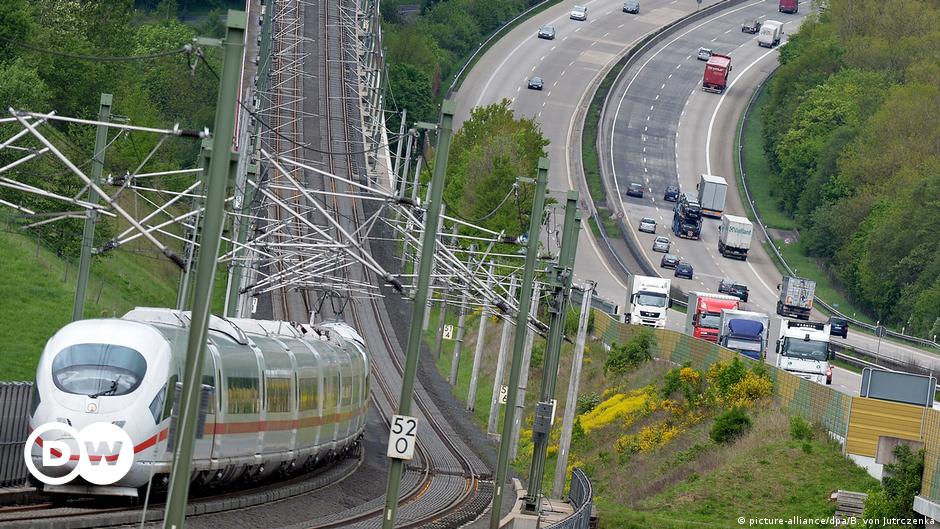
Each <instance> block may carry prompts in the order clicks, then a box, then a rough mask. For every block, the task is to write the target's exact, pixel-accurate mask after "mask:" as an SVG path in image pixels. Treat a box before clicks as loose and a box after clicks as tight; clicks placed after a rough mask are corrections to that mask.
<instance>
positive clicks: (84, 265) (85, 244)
mask: <svg viewBox="0 0 940 529" xmlns="http://www.w3.org/2000/svg"><path fill="white" fill-rule="evenodd" d="M111 100H112V95H111V94H101V106H100V107H98V121H101V122H105V121H108V120H110V119H111ZM107 145H108V127H106V126H104V125H98V130H97V131H96V132H95V154H94V156H93V157H92V159H91V180H92V181H93V182H94V183H96V184H98V185H101V174H102V173H103V172H104V149H105V147H106V146H107ZM88 201H89V202H91V203H92V204H97V203H98V194H97V193H95V192H94V190H91V189H89V190H88ZM97 222H98V212H97V211H95V210H93V209H89V210H88V211H87V212H86V213H85V228H84V230H82V255H81V257H80V258H79V261H78V283H77V284H76V285H75V301H74V302H73V303H72V321H78V320H80V319H82V317H83V316H84V314H85V289H86V287H87V286H88V271H89V270H90V269H91V252H92V248H93V247H94V245H95V224H96V223H97Z"/></svg>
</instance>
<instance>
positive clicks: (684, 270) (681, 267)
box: [676, 263, 694, 279]
mask: <svg viewBox="0 0 940 529" xmlns="http://www.w3.org/2000/svg"><path fill="white" fill-rule="evenodd" d="M693 273H694V270H693V269H692V265H690V264H689V263H679V264H678V265H676V277H684V278H686V279H692V274H693Z"/></svg>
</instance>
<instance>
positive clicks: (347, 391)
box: [340, 377, 353, 407]
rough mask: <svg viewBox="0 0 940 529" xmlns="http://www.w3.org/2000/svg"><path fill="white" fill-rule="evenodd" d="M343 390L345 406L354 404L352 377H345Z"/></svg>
mask: <svg viewBox="0 0 940 529" xmlns="http://www.w3.org/2000/svg"><path fill="white" fill-rule="evenodd" d="M341 387H342V391H341V392H340V394H341V395H342V405H343V407H346V406H350V405H352V395H353V379H352V377H343V385H342V386H341Z"/></svg>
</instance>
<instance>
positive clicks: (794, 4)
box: [779, 0, 800, 14]
mask: <svg viewBox="0 0 940 529" xmlns="http://www.w3.org/2000/svg"><path fill="white" fill-rule="evenodd" d="M779 9H780V12H781V13H790V14H793V13H796V12H797V11H799V10H800V3H799V2H798V1H797V0H780V6H779Z"/></svg>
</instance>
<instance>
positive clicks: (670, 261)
mask: <svg viewBox="0 0 940 529" xmlns="http://www.w3.org/2000/svg"><path fill="white" fill-rule="evenodd" d="M659 266H660V267H662V268H671V269H673V270H675V269H676V267H677V266H679V258H678V257H676V256H675V255H672V254H671V253H667V254H666V255H664V256H663V258H662V259H661V260H660V261H659Z"/></svg>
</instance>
